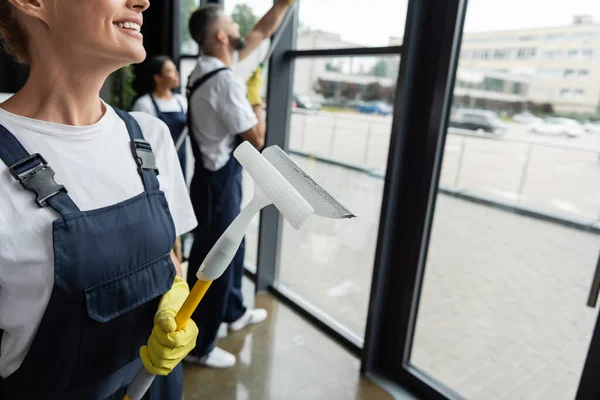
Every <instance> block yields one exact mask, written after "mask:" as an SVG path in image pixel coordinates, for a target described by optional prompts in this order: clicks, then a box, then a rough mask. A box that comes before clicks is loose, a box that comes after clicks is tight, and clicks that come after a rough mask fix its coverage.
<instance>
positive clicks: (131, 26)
mask: <svg viewBox="0 0 600 400" xmlns="http://www.w3.org/2000/svg"><path fill="white" fill-rule="evenodd" d="M116 25H117V26H118V27H119V28H123V29H131V30H132V31H136V32H139V31H140V30H141V26H140V25H138V24H136V23H135V22H118V23H116Z"/></svg>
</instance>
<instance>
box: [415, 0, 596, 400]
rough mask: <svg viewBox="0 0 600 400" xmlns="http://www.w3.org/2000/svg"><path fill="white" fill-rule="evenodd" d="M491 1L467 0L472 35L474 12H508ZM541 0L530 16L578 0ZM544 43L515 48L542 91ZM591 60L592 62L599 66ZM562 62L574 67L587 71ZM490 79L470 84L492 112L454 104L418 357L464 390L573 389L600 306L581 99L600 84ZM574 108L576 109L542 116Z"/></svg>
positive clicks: (524, 393)
mask: <svg viewBox="0 0 600 400" xmlns="http://www.w3.org/2000/svg"><path fill="white" fill-rule="evenodd" d="M491 3H495V4H496V6H494V5H492V4H491ZM531 3H536V2H531ZM482 4H483V1H479V2H478V1H472V2H470V6H469V8H468V12H467V23H466V25H465V32H466V33H465V35H464V40H468V38H469V33H468V32H469V30H470V29H472V27H471V26H470V21H473V22H474V23H477V24H481V23H482V21H488V20H489V21H494V22H493V24H495V25H496V26H494V27H493V28H494V29H497V28H498V26H497V25H498V24H500V23H501V22H500V21H502V18H503V17H501V15H499V14H497V13H496V7H502V8H505V7H506V2H501V1H486V2H485V4H486V7H480V6H481V5H482ZM520 4H522V5H523V6H525V3H520ZM538 4H541V3H538ZM544 4H545V12H544V13H541V14H540V13H538V12H536V15H537V17H536V21H535V23H534V22H530V26H528V25H527V23H526V21H523V23H522V26H520V29H525V28H528V27H529V28H531V29H532V31H533V30H534V29H537V28H538V27H541V26H544V25H547V26H552V24H553V20H551V17H550V15H554V14H557V13H563V14H564V13H566V14H569V11H568V10H569V7H570V6H569V3H564V4H563V3H561V5H560V6H559V5H551V4H550V3H544ZM590 4H591V3H590ZM488 5H489V8H488ZM573 7H575V6H573ZM572 11H573V12H575V9H574V8H573V10H572ZM520 12H523V13H527V11H526V10H522V9H521V11H520ZM502 15H503V14H502ZM569 15H570V14H569ZM545 16H548V17H547V18H548V20H544V18H545ZM598 16H599V17H600V15H598ZM499 19H500V20H499ZM510 19H511V17H510V16H509V15H506V19H504V21H506V22H505V23H506V24H507V26H506V27H505V29H506V30H509V29H511V26H510V24H511V21H510ZM475 21H477V22H475ZM490 29H492V27H490ZM535 32H537V30H536V31H535ZM571 40H577V41H579V42H580V43H575V42H572V43H571V45H573V47H575V49H571V50H568V59H578V60H583V59H585V57H581V50H579V48H581V46H582V45H583V44H584V40H585V39H584V38H583V37H577V38H574V37H573V38H571ZM533 50H534V49H525V48H524V49H519V51H518V54H517V58H518V59H520V60H521V63H522V62H524V61H530V65H529V67H530V70H529V71H530V72H529V75H530V78H529V79H530V81H529V82H530V84H531V86H532V88H533V90H535V91H541V92H542V93H543V92H544V90H545V89H546V88H547V86H548V85H547V83H546V81H547V79H548V78H550V77H556V76H557V75H558V74H557V73H556V72H557V71H561V70H558V69H556V70H555V69H552V70H550V69H549V70H537V71H539V72H535V71H536V66H537V63H535V62H534V61H533V57H534V55H535V52H534V51H533ZM558 53H559V51H557V50H548V51H545V52H543V53H542V55H543V58H545V59H553V60H556V59H557V57H555V55H556V54H558ZM568 62H569V61H566V62H565V64H564V66H563V67H568V66H569V64H566V63H568ZM578 62H583V61H578ZM521 65H522V64H521ZM555 65H556V66H557V67H558V66H559V64H555ZM571 65H572V62H571ZM578 65H579V64H578ZM580 66H582V67H586V68H585V69H582V71H586V73H585V74H583V75H584V76H585V75H587V70H588V69H589V70H592V69H593V66H592V64H590V62H589V61H588V64H586V65H580ZM468 67H469V69H470V68H477V67H481V68H484V65H483V63H482V64H481V65H473V64H469V66H468ZM462 69H463V65H462V64H459V66H458V71H459V74H460V71H461V70H462ZM563 71H564V75H563V76H564V78H566V79H572V78H575V77H576V76H577V74H578V73H579V72H578V71H579V69H573V68H572V67H570V68H564V70H563ZM506 75H507V78H508V77H509V76H510V75H512V76H513V77H514V78H518V77H519V74H518V72H517V71H515V72H513V73H511V72H507V73H506ZM490 82H491V80H490ZM563 85H564V83H563ZM565 86H566V85H565ZM492 89H493V88H492V85H488V87H485V88H484V91H483V92H481V93H478V94H475V93H472V96H478V97H476V98H471V101H472V103H471V107H472V108H476V109H478V110H477V112H478V113H480V115H482V119H483V121H479V122H477V123H475V122H473V123H471V124H465V123H462V122H461V121H459V120H458V119H456V117H454V116H451V117H450V122H449V125H450V128H449V129H448V131H447V133H446V139H445V147H444V148H443V164H442V167H441V174H440V180H439V182H438V187H437V195H436V200H435V211H434V214H433V225H432V228H431V236H430V239H429V245H428V250H427V257H426V261H425V266H424V270H423V271H424V272H423V282H422V287H421V292H420V297H419V310H418V314H417V315H418V316H417V319H416V328H415V331H414V340H413V341H412V354H411V356H410V364H411V365H412V366H414V367H415V368H416V369H418V370H419V371H421V372H422V373H424V374H425V375H427V376H428V377H429V378H430V379H432V380H433V381H436V382H438V383H441V384H442V385H443V386H445V387H446V388H448V389H450V390H451V391H453V392H455V393H457V394H458V395H460V396H461V397H462V398H465V399H487V400H499V399H573V398H574V397H575V395H576V393H577V390H578V387H579V384H580V378H581V375H582V371H583V370H584V365H585V363H586V357H587V356H588V351H589V349H590V342H591V339H592V334H593V331H594V327H595V324H596V320H597V316H598V311H597V310H596V309H594V308H590V307H588V306H587V305H586V303H587V301H588V296H589V291H590V285H591V282H592V278H593V276H594V272H595V268H596V266H597V262H598V254H599V250H600V229H598V228H597V227H598V226H599V225H598V222H599V219H600V197H599V196H598V195H597V194H598V193H600V159H599V154H600V136H599V135H593V134H589V133H586V131H585V129H584V128H583V125H582V124H580V122H578V120H580V121H584V119H585V118H587V116H588V115H594V113H595V112H596V103H592V104H590V105H589V106H588V105H586V104H585V103H583V102H582V99H584V96H585V93H586V91H587V90H593V91H594V96H593V97H594V99H595V100H597V99H598V98H600V85H595V86H593V88H592V87H589V88H586V89H585V91H584V89H583V88H573V87H563V88H561V89H560V91H559V95H560V97H559V98H557V99H554V98H552V97H546V98H539V99H538V100H537V101H532V98H531V97H530V96H531V94H530V93H527V92H526V93H523V95H521V96H519V97H517V96H507V95H506V94H505V93H494V90H492ZM515 93H516V92H515ZM532 93H533V92H532ZM455 101H456V99H455ZM536 103H538V104H536ZM543 103H547V104H548V106H547V107H542V106H541V104H543ZM522 111H529V113H525V114H521V112H522ZM532 113H533V114H537V115H533V114H532ZM565 115H569V116H570V117H571V118H572V119H566V118H553V119H548V120H543V119H542V118H546V117H552V116H565ZM500 116H503V117H504V121H502V122H501V121H500V119H499V117H500ZM513 117H514V118H513ZM596 117H597V115H596ZM485 126H488V128H485ZM494 127H496V128H494ZM496 129H497V130H496ZM476 132H479V134H477V133H476ZM591 226H596V228H593V229H589V228H588V227H591ZM599 267H600V266H599Z"/></svg>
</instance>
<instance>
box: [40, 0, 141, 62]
mask: <svg viewBox="0 0 600 400" xmlns="http://www.w3.org/2000/svg"><path fill="white" fill-rule="evenodd" d="M42 1H43V0H38V2H37V3H38V4H43V6H42V7H43V8H44V10H43V14H45V15H44V16H45V18H43V19H44V22H45V23H46V26H47V30H48V35H49V37H48V39H49V40H51V41H52V46H53V47H55V48H56V50H57V51H58V52H59V53H60V55H61V56H63V57H76V58H77V60H76V61H78V62H81V63H85V62H86V61H89V62H92V63H97V62H98V61H101V62H104V61H108V62H110V61H113V62H114V64H115V66H117V65H121V64H122V65H126V64H130V63H139V62H142V61H143V60H144V59H145V58H146V51H145V49H144V43H143V36H142V34H141V33H140V28H141V26H142V24H143V18H142V12H143V11H145V10H146V9H147V8H148V7H149V6H150V3H149V1H148V0H46V1H43V3H42Z"/></svg>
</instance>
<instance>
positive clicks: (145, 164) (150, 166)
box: [114, 108, 160, 191]
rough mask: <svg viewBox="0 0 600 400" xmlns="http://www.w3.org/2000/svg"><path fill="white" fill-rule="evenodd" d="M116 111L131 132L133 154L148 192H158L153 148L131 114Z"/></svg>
mask: <svg viewBox="0 0 600 400" xmlns="http://www.w3.org/2000/svg"><path fill="white" fill-rule="evenodd" d="M114 110H115V112H116V113H117V115H118V116H119V117H121V119H122V120H123V121H124V122H125V125H126V126H127V132H129V137H130V138H131V153H132V155H133V159H134V160H135V163H136V164H137V166H138V172H139V174H140V176H141V177H142V181H143V182H144V187H145V188H146V191H148V190H158V189H159V188H160V185H159V183H158V178H157V175H158V167H157V166H156V158H155V157H154V153H153V152H152V146H150V143H149V142H147V141H146V140H145V139H144V135H143V134H142V130H141V129H140V125H139V124H138V123H137V121H136V120H135V118H133V117H132V116H131V114H129V113H127V112H125V111H122V110H119V109H117V108H115V109H114Z"/></svg>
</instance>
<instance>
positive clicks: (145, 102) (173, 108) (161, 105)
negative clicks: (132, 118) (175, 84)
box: [133, 93, 188, 117]
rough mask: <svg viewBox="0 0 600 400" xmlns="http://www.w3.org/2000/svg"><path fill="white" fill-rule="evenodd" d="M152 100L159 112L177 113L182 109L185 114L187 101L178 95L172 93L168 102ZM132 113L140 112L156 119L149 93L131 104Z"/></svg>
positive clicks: (157, 99)
mask: <svg viewBox="0 0 600 400" xmlns="http://www.w3.org/2000/svg"><path fill="white" fill-rule="evenodd" d="M154 100H155V101H156V105H157V106H158V109H159V110H160V111H161V112H179V111H181V108H182V107H183V112H184V113H187V107H188V105H187V99H186V98H185V96H182V95H180V94H179V93H173V96H172V97H171V98H170V99H169V100H163V99H159V98H156V97H155V98H154ZM133 111H141V112H145V113H148V114H150V115H154V116H155V117H158V115H157V114H156V109H155V108H154V104H152V97H150V94H149V93H148V94H145V95H143V96H141V97H140V98H139V99H137V100H136V101H135V103H134V104H133Z"/></svg>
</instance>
